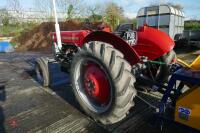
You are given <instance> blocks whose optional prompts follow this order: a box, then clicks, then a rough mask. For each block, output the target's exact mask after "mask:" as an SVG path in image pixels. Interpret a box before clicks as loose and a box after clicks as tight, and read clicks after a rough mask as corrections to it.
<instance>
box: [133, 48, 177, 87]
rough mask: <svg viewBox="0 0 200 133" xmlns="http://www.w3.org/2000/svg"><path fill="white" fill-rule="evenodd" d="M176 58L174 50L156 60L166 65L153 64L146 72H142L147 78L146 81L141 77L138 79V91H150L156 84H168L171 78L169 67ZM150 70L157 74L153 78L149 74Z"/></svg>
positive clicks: (136, 85)
mask: <svg viewBox="0 0 200 133" xmlns="http://www.w3.org/2000/svg"><path fill="white" fill-rule="evenodd" d="M174 58H176V53H175V52H174V51H173V50H172V51H170V52H169V53H167V54H165V55H163V56H161V57H160V58H158V59H157V60H156V61H159V62H163V63H165V64H162V65H158V64H155V65H154V64H153V65H150V66H147V68H146V70H145V72H142V74H143V75H144V76H145V77H146V78H145V79H144V78H143V77H140V76H138V77H136V84H135V87H136V88H137V89H142V90H149V89H150V88H151V87H152V86H153V85H154V84H155V83H165V82H167V81H168V78H169V76H170V67H169V65H170V64H171V63H172V62H173V60H174ZM148 67H149V68H148ZM149 69H150V70H151V71H154V72H155V73H156V74H154V75H153V78H152V76H150V75H151V74H150V72H149V71H150V70H149ZM149 87H150V88H149ZM150 90H151V89H150Z"/></svg>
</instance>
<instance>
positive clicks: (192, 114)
mask: <svg viewBox="0 0 200 133" xmlns="http://www.w3.org/2000/svg"><path fill="white" fill-rule="evenodd" d="M175 121H176V122H179V123H181V124H184V125H187V126H189V127H192V128H195V129H198V130H200V86H198V87H197V86H195V87H193V88H191V89H190V90H188V91H187V92H185V93H184V94H182V95H181V96H180V97H179V98H178V100H177V101H176V111H175Z"/></svg>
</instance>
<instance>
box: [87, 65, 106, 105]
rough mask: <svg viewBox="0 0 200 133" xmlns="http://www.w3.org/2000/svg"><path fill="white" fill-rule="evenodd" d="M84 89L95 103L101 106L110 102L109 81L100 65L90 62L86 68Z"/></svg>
mask: <svg viewBox="0 0 200 133" xmlns="http://www.w3.org/2000/svg"><path fill="white" fill-rule="evenodd" d="M84 88H85V91H86V93H87V94H88V95H89V96H90V97H92V98H93V99H94V100H95V101H97V102H99V103H101V104H107V103H108V102H109V95H110V91H109V89H110V85H109V80H108V79H107V76H106V74H105V72H104V71H103V70H102V69H101V68H100V66H99V65H98V64H96V63H93V62H90V63H87V65H86V66H85V73H84Z"/></svg>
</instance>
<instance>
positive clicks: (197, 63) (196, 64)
mask: <svg viewBox="0 0 200 133" xmlns="http://www.w3.org/2000/svg"><path fill="white" fill-rule="evenodd" d="M177 62H178V64H180V65H182V66H183V67H186V68H189V69H191V70H197V71H200V55H199V56H198V57H197V58H196V59H195V60H194V61H193V62H192V63H191V64H187V63H186V62H185V61H183V60H181V59H177Z"/></svg>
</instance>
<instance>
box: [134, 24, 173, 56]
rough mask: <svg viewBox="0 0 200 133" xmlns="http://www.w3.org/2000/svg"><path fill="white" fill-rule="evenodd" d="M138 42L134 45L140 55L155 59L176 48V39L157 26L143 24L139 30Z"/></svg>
mask: <svg viewBox="0 0 200 133" xmlns="http://www.w3.org/2000/svg"><path fill="white" fill-rule="evenodd" d="M137 35H138V42H137V45H135V46H133V48H134V49H135V51H136V52H137V53H138V54H139V55H140V56H147V57H148V59H149V60H155V59H157V58H159V57H161V56H162V55H164V54H166V53H168V52H170V51H171V50H172V49H173V48H174V45H175V43H174V41H173V40H172V39H171V38H170V37H169V36H168V35H167V34H166V33H165V32H162V31H160V30H157V29H155V28H151V27H148V26H143V27H141V28H140V29H139V31H138V32H137Z"/></svg>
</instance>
